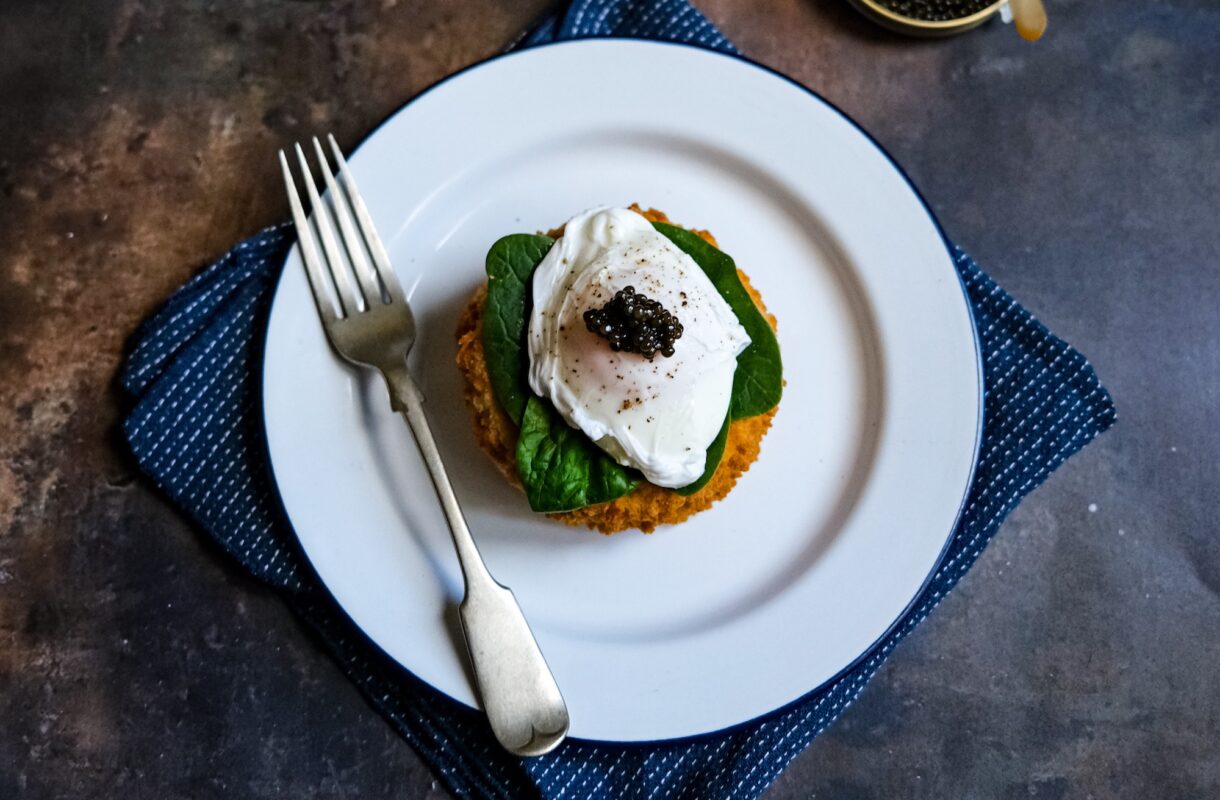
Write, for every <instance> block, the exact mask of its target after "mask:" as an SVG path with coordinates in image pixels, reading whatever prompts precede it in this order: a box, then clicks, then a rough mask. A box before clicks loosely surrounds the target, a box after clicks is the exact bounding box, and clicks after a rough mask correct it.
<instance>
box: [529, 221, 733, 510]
mask: <svg viewBox="0 0 1220 800" xmlns="http://www.w3.org/2000/svg"><path fill="white" fill-rule="evenodd" d="M628 286H631V287H634V288H635V291H636V292H637V293H638V294H643V295H646V296H647V297H650V298H652V299H653V300H657V301H659V302H660V303H661V305H662V306H664V307H665V308H666V309H667V310H669V311H670V312H671V313H673V315H674V316H676V317H677V318H678V321H679V322H681V323H682V327H683V332H682V335H681V336H680V337H679V338H678V339H677V341H676V342H674V354H673V355H672V356H670V357H664V356H662V355H660V354H658V355H656V356H655V357H654V358H653V359H652V360H649V359H647V358H645V357H644V356H642V355H640V354H638V353H631V352H626V351H619V352H615V351H614V350H612V349H611V348H610V343H609V342H608V341H607V340H606V339H604V338H602V337H600V336H598V335H597V334H596V333H592V332H590V331H589V330H588V329H587V327H586V325H585V322H584V318H583V315H584V313H585V311H587V310H589V309H595V308H601V307H602V306H604V305H605V304H606V303H607V302H609V301H610V299H611V298H612V297H614V295H615V293H616V292H618V291H620V290H621V289H624V288H626V287H628ZM532 295H533V304H534V305H533V310H532V311H531V313H530V320H529V331H528V334H527V349H528V352H529V382H530V388H531V389H532V390H533V391H534V393H535V394H537V395H538V396H539V397H543V398H545V399H547V400H549V401H550V402H551V404H552V405H553V406H554V407H555V409H556V410H557V411H558V412H559V414H560V415H561V416H562V417H563V418H564V420H566V421H567V423H568V424H569V425H571V426H572V427H573V428H577V429H579V430H580V431H582V432H583V433H584V434H585V435H586V436H588V437H589V439H590V440H592V441H593V442H594V443H596V444H597V446H598V447H600V448H601V449H602V450H604V451H605V452H606V453H608V454H609V455H610V456H611V457H612V458H613V459H614V460H615V461H617V462H618V463H619V464H622V465H623V466H627V467H634V468H635V469H638V470H639V471H640V472H642V473H643V474H644V477H645V478H646V479H647V480H648V481H649V482H650V483H653V484H655V485H657V486H664V487H669V488H678V487H681V486H686V485H687V484H690V483H693V482H694V481H695V480H697V479H698V478H699V476H700V475H702V474H703V470H704V468H705V465H706V462H707V448H708V446H709V445H711V443H712V441H713V440H714V439H715V438H716V434H718V433H719V432H720V427H721V425H723V424H724V419H725V416H726V415H727V414H728V410H729V400H730V397H731V394H732V389H733V373H734V371H735V370H736V368H737V356H738V354H739V353H741V351H743V350H745V349H746V347H748V346H749V344H750V337H749V336H748V335H747V334H746V331H745V329H744V328H743V327H742V326H741V323H740V322H738V321H737V317H736V315H735V314H734V313H733V310H732V309H731V308H730V307H729V304H728V303H727V302H725V300H724V298H723V297H721V296H720V293H719V292H718V291H716V287H715V286H714V285H712V282H711V280H710V279H708V277H707V275H706V274H705V273H704V272H703V270H702V269H701V268H700V267H699V265H698V264H696V263H695V261H694V259H692V258H691V257H690V256H689V255H687V254H686V253H684V252H683V251H682V250H680V249H679V248H678V247H677V245H675V244H674V243H673V242H671V241H670V240H669V239H667V238H666V237H665V236H664V235H662V234H661V233H659V232H657V230H656V229H654V228H653V227H652V224H651V223H650V222H648V220H646V219H644V217H642V216H641V215H639V214H637V213H636V212H634V211H630V210H628V209H624V208H598V209H594V210H592V211H587V212H585V213H583V214H580V215H579V216H576V217H573V218H572V219H571V220H569V221H568V223H567V225H566V226H564V233H563V236H562V237H560V239H559V240H558V241H556V242H555V244H554V245H553V246H552V247H551V249H550V251H549V252H548V253H547V254H546V256H545V257H544V258H543V260H542V262H541V263H540V264H539V265H538V268H537V269H536V270H535V271H534V276H533V287H532Z"/></svg>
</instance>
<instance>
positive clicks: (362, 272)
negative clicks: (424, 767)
mask: <svg viewBox="0 0 1220 800" xmlns="http://www.w3.org/2000/svg"><path fill="white" fill-rule="evenodd" d="M327 140H328V143H329V144H330V150H331V153H332V154H333V155H334V159H335V164H336V165H337V166H338V168H339V180H338V181H336V179H335V175H334V173H333V172H332V171H331V168H330V163H329V162H328V160H327V158H326V154H325V152H324V151H323V150H322V145H321V144H320V143H319V142H318V139H317V137H314V139H313V148H314V153H315V155H316V156H317V160H318V166H319V169H320V171H321V173H322V177H323V179H324V180H325V182H326V189H327V191H328V192H329V201H330V202H329V203H327V202H324V201H323V200H321V199H320V198H319V196H318V189H317V186H316V185H315V184H314V181H313V176H312V173H311V171H310V168H309V162H308V161H307V160H306V158H305V153H304V151H303V150H302V149H301V146H300V145H299V144H297V145H296V146H295V149H296V156H297V161H298V162H299V165H300V170H301V173H302V183H303V184H304V185H305V190H306V193H307V194H308V195H309V200H310V204H311V207H312V209H313V218H312V224H311V221H310V219H309V218H308V217H306V216H305V211H304V209H303V208H302V207H301V198H300V196H299V195H298V194H297V189H296V182H295V181H294V180H293V177H292V170H291V169H290V168H289V166H288V158H287V156H285V155H284V151H283V150H281V151H280V166H281V167H282V168H283V171H284V185H285V187H286V188H287V190H288V202H289V204H290V205H291V206H292V221H293V223H294V224H295V225H296V229H297V238H298V240H299V243H300V248H301V257H302V260H303V261H304V262H305V272H306V274H307V275H308V277H309V285H310V286H311V287H312V288H313V297H314V302H315V303H316V304H317V306H318V314H319V315H320V316H321V317H322V327H323V328H325V329H326V336H327V338H329V339H330V343H331V345H332V346H333V347H334V349H335V351H336V352H337V353H338V354H339V355H340V356H342V357H343V358H345V359H346V360H348V361H350V362H352V363H353V364H358V365H360V366H362V367H367V368H372V369H375V370H377V371H378V372H380V373H381V375H382V377H383V378H385V382H386V386H387V387H388V388H389V390H390V405H391V406H392V407H393V408H394V410H395V411H397V412H398V413H400V414H402V415H403V417H404V418H405V419H406V421H407V424H408V425H409V426H410V428H411V431H412V432H413V433H414V434H415V441H416V443H417V444H418V445H419V450H420V453H422V454H423V457H424V463H426V464H427V465H428V471H429V472H430V473H431V475H432V483H433V485H434V486H435V487H436V494H437V497H439V498H440V501H441V507H442V508H443V509H444V511H445V517H446V518H447V519H448V520H449V531H450V533H451V534H453V546H454V548H455V549H456V550H457V555H458V561H459V562H460V563H461V567H462V575H463V577H464V578H465V582H466V595H465V597H463V598H462V604H461V607H460V616H461V619H462V632H463V634H464V635H465V638H466V648H467V650H468V652H469V654H470V661H471V663H472V665H473V667H474V674H475V680H476V682H477V683H478V687H479V695H480V696H481V698H482V701H483V708H484V710H485V711H486V713H487V718H488V720H489V721H490V722H491V729H492V731H493V732H494V733H495V735H496V739H498V740H499V742H500V744H501V745H503V746H504V748H505V749H506V750H508V751H509V752H512V753H515V754H517V755H521V756H537V755H542V754H543V753H546V752H549V751H550V750H552V749H553V748H554V747H555V746H556V745H558V744H559V743H560V742H561V741H563V739H564V737H565V736H566V735H567V732H568V708H567V705H566V704H565V703H564V701H563V696H562V695H561V694H560V693H559V687H558V686H557V685H556V684H555V678H554V676H552V675H551V671H550V669H549V668H548V667H547V664H546V661H545V660H544V659H543V657H542V652H541V651H540V650H539V649H538V643H537V642H536V641H535V640H534V635H533V633H532V632H531V631H530V628H529V625H528V624H527V623H526V621H525V617H524V615H522V613H521V608H520V606H518V605H517V600H516V598H515V597H513V593H512V592H511V591H510V590H509V589H508V588H507V587H505V586H502V585H501V584H500V583H498V582H497V581H496V580H495V578H493V577H492V576H491V573H490V572H488V571H487V566H486V565H485V564H484V563H483V559H482V557H481V556H480V555H479V550H478V548H477V547H476V546H475V543H474V539H473V538H471V536H470V529H469V528H467V527H466V519H465V517H463V516H462V509H461V508H460V507H459V505H458V501H457V497H456V496H455V495H454V493H453V487H452V486H451V485H450V483H449V476H448V475H447V474H446V473H445V465H444V463H443V462H442V461H441V454H440V451H438V450H437V448H436V442H435V441H434V440H433V438H432V431H431V429H429V427H428V420H427V418H426V417H425V416H424V407H423V396H422V395H421V394H420V392H419V389H418V388H416V386H415V381H414V380H412V378H411V375H410V373H409V372H408V371H407V351H409V350H410V349H411V345H412V344H414V343H415V319H414V317H413V316H412V314H411V308H410V306H408V305H407V301H406V297H405V296H404V295H403V293H402V287H401V286H400V285H399V283H398V279H397V278H396V277H395V275H394V270H393V269H392V268H391V267H390V259H389V257H388V256H387V255H386V251H385V247H384V246H383V245H382V243H381V238H380V237H379V236H378V235H377V231H376V230H375V229H374V228H373V221H372V218H371V217H370V216H369V213H368V209H367V208H366V207H365V205H364V201H363V200H362V199H361V198H360V192H359V190H358V189H357V188H356V182H355V181H354V180H353V179H352V175H351V172H350V171H349V170H348V168H347V162H346V161H345V160H344V158H343V153H342V152H341V151H340V150H339V145H338V144H336V142H335V137H333V136H327ZM340 183H341V184H342V187H340V185H339V184H340ZM335 222H337V223H338V227H339V232H340V236H341V238H342V242H343V249H342V250H340V247H339V242H338V241H337V240H336V238H335V232H334V223H335ZM315 231H316V232H315ZM319 240H320V241H321V254H319V251H318V241H319ZM328 277H329V278H330V280H329V282H328V281H327V278H328ZM332 287H333V293H332ZM336 299H337V300H338V304H337V305H336V302H335V301H336Z"/></svg>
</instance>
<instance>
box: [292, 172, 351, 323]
mask: <svg viewBox="0 0 1220 800" xmlns="http://www.w3.org/2000/svg"><path fill="white" fill-rule="evenodd" d="M280 169H281V170H282V171H283V173H284V188H285V189H286V190H287V192H288V205H289V206H291V207H292V224H293V225H294V226H295V227H296V229H297V243H298V245H299V246H300V248H301V260H302V261H304V262H305V275H306V276H307V277H308V278H309V286H310V288H312V289H313V299H314V303H315V304H316V305H317V306H318V314H319V315H320V316H321V317H322V321H323V322H324V323H325V324H326V325H330V324H331V323H333V322H335V321H336V320H337V319H338V315H337V314H336V313H335V304H334V301H333V300H332V299H331V296H330V290H329V289H328V288H326V280H325V279H324V278H323V277H322V269H323V267H322V261H321V259H320V258H319V257H318V247H317V243H316V242H315V240H314V235H313V231H312V230H310V227H309V219H308V218H307V217H306V216H305V209H303V208H301V196H300V195H299V194H297V186H296V181H295V180H294V179H293V177H292V170H291V169H290V168H289V167H288V157H287V156H285V155H284V151H283V150H281V151H280Z"/></svg>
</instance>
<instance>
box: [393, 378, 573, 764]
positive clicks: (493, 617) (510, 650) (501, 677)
mask: <svg viewBox="0 0 1220 800" xmlns="http://www.w3.org/2000/svg"><path fill="white" fill-rule="evenodd" d="M382 374H383V375H384V376H385V379H386V384H387V385H388V386H389V389H390V404H391V405H392V406H393V407H394V410H395V411H397V412H399V413H400V414H402V415H403V417H404V418H405V419H406V421H407V424H408V425H409V426H410V427H411V431H412V432H413V433H414V434H415V442H416V444H418V445H419V450H420V453H421V454H422V455H423V457H424V463H425V464H427V465H428V472H429V473H430V474H431V476H432V484H433V486H435V487H436V494H437V496H438V497H439V498H440V501H441V507H442V508H444V510H445V516H446V517H447V518H448V520H449V530H450V532H451V533H452V534H453V544H454V547H455V548H456V549H457V555H458V561H459V562H460V564H461V567H462V574H463V576H465V578H466V596H465V597H463V598H462V605H461V608H460V616H461V619H462V633H463V635H464V636H465V637H466V648H467V650H468V651H469V653H470V660H471V663H472V665H473V667H474V674H475V680H476V682H477V683H478V686H479V694H480V696H481V697H482V700H483V708H484V711H485V712H486V713H487V718H488V721H489V722H490V723H491V728H492V732H493V733H495V735H496V738H497V739H498V740H499V741H500V743H501V744H502V745H503V746H504V747H505V748H506V749H507V750H509V751H511V752H514V753H516V754H518V755H524V756H533V755H541V754H543V753H545V752H547V751H548V750H550V749H552V748H553V747H555V746H556V745H557V744H558V743H559V741H561V740H562V738H563V734H564V733H565V732H566V730H567V727H568V713H567V707H566V705H565V704H564V701H563V697H562V695H561V694H560V692H559V686H558V685H557V684H556V683H555V678H554V676H553V675H552V674H551V670H550V668H549V667H548V666H547V664H546V660H545V659H544V658H543V657H542V651H541V650H540V649H539V648H538V642H537V640H535V639H534V634H533V632H532V631H530V628H529V624H528V623H527V622H526V621H525V615H524V614H522V613H521V607H520V606H519V605H518V604H517V599H516V598H515V597H514V596H513V593H512V591H511V590H509V589H508V588H507V587H505V586H502V585H501V584H500V583H498V582H497V581H496V579H495V578H493V577H492V576H491V573H490V572H489V571H488V569H487V565H486V564H484V563H483V557H482V556H480V555H479V549H478V547H476V546H475V543H474V539H473V538H472V537H471V535H470V529H469V528H468V527H467V526H466V518H465V517H464V516H463V515H462V509H461V507H460V506H459V505H458V501H457V496H456V495H454V493H453V486H452V485H451V484H450V483H449V476H448V474H447V473H446V472H445V465H444V463H443V462H442V461H441V456H440V451H439V450H438V449H437V447H436V441H435V440H434V439H433V438H432V429H431V428H430V427H429V426H428V419H427V417H426V416H425V415H424V406H423V395H422V394H421V393H420V391H419V388H418V387H417V386H416V385H415V381H414V380H413V379H412V378H411V375H410V373H409V372H408V371H407V368H406V363H405V361H404V363H403V364H402V366H401V367H397V366H395V367H393V368H391V369H387V370H384V371H383V373H382Z"/></svg>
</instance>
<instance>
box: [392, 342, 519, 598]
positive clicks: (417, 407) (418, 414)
mask: <svg viewBox="0 0 1220 800" xmlns="http://www.w3.org/2000/svg"><path fill="white" fill-rule="evenodd" d="M382 375H384V377H385V381H386V385H387V386H388V388H389V390H390V406H391V407H392V408H393V409H394V410H395V411H397V412H398V413H399V414H402V416H403V419H405V420H406V421H407V425H408V426H409V427H410V428H411V432H412V433H413V434H415V443H416V444H417V445H419V452H420V454H421V455H423V457H424V464H426V465H427V467H428V474H429V475H430V476H431V477H432V485H433V487H435V488H436V496H437V497H438V498H440V501H441V508H442V509H444V511H445V518H446V519H447V520H449V531H450V533H452V534H453V546H454V548H456V549H457V555H458V562H459V563H460V564H461V567H462V575H463V576H464V577H465V579H466V587H467V591H469V589H470V587H471V586H472V585H482V584H485V583H495V582H496V581H495V578H493V577H491V573H490V572H489V571H488V570H487V565H486V564H485V563H483V557H482V556H481V555H479V548H478V547H477V546H475V543H474V538H473V537H472V536H471V535H470V528H469V527H467V525H466V517H465V516H464V515H463V514H462V507H461V506H460V505H458V500H457V495H455V494H454V493H453V484H451V483H450V482H449V473H447V472H446V471H445V462H444V461H442V460H441V453H440V450H438V449H437V447H436V440H435V439H433V438H432V428H431V427H429V425H428V417H427V416H426V415H425V414H424V396H423V394H422V393H421V392H420V391H419V387H418V386H416V385H415V380H414V379H413V378H412V377H411V373H410V372H408V371H407V366H406V363H405V361H404V363H403V365H402V366H401V368H399V367H394V368H391V369H387V370H384V371H383V372H382Z"/></svg>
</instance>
